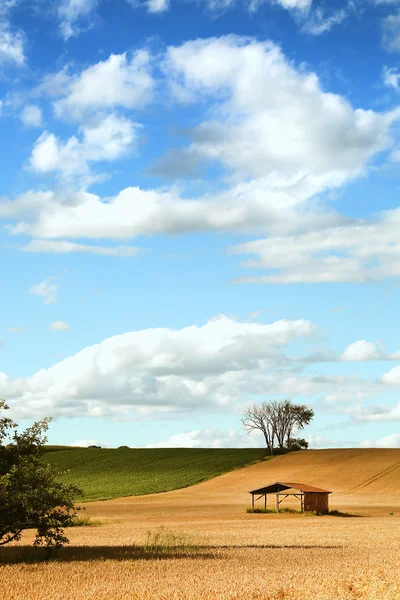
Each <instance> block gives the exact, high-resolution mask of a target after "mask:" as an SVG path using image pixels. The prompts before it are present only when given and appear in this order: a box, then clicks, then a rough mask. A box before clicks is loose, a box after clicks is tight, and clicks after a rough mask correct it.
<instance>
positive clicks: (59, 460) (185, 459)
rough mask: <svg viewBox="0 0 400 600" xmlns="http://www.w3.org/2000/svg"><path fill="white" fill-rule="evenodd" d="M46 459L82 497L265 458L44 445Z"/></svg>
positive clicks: (129, 492) (242, 453) (138, 490)
mask: <svg viewBox="0 0 400 600" xmlns="http://www.w3.org/2000/svg"><path fill="white" fill-rule="evenodd" d="M46 450H47V453H46V460H47V461H48V462H49V463H51V464H52V465H53V466H54V467H57V468H58V469H60V470H62V471H67V473H66V474H65V475H64V479H65V480H66V481H68V482H71V483H75V484H76V485H79V487H81V488H82V489H83V491H84V498H83V499H84V500H85V501H88V500H89V501H90V500H105V499H110V498H119V497H122V496H136V495H141V494H154V493H157V492H167V491H170V490H175V489H179V488H183V487H187V486H190V485H194V484H195V483H199V482H201V481H206V480H207V479H211V478H212V477H216V476H217V475H221V474H222V473H226V472H228V471H232V470H234V469H237V468H239V467H244V466H246V465H249V464H251V463H254V462H257V461H259V460H262V459H263V458H265V452H266V451H265V449H263V448H246V449H243V448H221V449H203V448H166V449H163V448H156V449H147V448H121V449H105V448H102V449H100V448H72V447H67V446H48V447H47V448H46Z"/></svg>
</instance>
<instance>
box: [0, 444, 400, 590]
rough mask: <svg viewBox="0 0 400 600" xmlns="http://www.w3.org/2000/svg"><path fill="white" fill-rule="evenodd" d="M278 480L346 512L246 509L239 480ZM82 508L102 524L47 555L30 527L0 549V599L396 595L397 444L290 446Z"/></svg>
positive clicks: (399, 535) (248, 484) (399, 555)
mask: <svg viewBox="0 0 400 600" xmlns="http://www.w3.org/2000/svg"><path fill="white" fill-rule="evenodd" d="M277 480H278V481H279V480H280V481H285V480H291V481H298V482H302V483H308V484H310V485H315V486H320V487H324V488H326V489H329V490H331V491H332V492H333V493H332V495H331V497H330V508H331V509H338V510H340V511H342V512H347V513H351V514H352V515H354V516H350V517H334V516H322V517H317V516H307V515H296V514H281V515H276V514H267V515H263V514H247V513H246V508H247V507H248V506H249V501H250V496H249V494H248V490H251V489H254V488H255V487H260V486H261V485H264V484H267V483H270V482H274V481H277ZM85 514H86V515H89V516H91V517H92V518H93V519H97V520H99V521H101V522H102V525H101V526H98V527H79V528H72V529H70V530H69V531H68V534H69V538H70V546H69V547H68V548H65V549H63V550H62V551H61V552H60V554H59V556H58V558H57V559H55V560H50V561H48V562H43V561H41V560H40V559H41V555H40V553H39V555H38V554H37V553H35V552H33V551H32V550H31V549H30V548H29V547H28V545H29V543H30V541H31V539H32V536H31V534H29V533H28V534H26V536H25V537H24V538H23V540H22V541H21V542H19V543H18V544H16V545H14V546H12V547H6V548H2V549H1V552H0V560H1V563H0V586H1V591H0V597H1V599H2V600H3V599H4V600H36V599H37V600H64V599H65V600H114V599H115V600H130V599H141V598H143V600H150V599H160V600H161V599H165V600H167V599H168V600H172V599H182V600H186V599H187V600H189V599H193V600H194V599H200V598H201V599H202V600H211V599H217V598H221V599H225V598H226V599H232V600H233V599H235V600H236V599H237V600H239V599H242V598H243V599H247V598H248V599H258V598H260V599H261V598H262V599H265V600H267V599H270V600H306V599H307V600H311V599H316V600H340V599H368V600H380V599H382V600H395V599H400V450H357V449H355V450H318V451H310V450H309V451H307V452H299V453H295V454H291V455H286V456H282V457H277V458H275V459H274V460H273V461H270V462H264V463H258V464H255V465H252V466H250V467H246V468H244V469H240V470H237V471H233V472H231V473H228V474H226V475H222V476H220V477H217V478H215V479H213V480H210V481H207V482H204V483H201V484H198V485H196V486H193V487H191V488H186V489H183V490H176V491H174V492H168V493H164V494H157V495H151V496H141V497H131V498H123V499H122V498H121V499H116V500H110V501H105V502H94V503H90V504H88V505H86V511H85ZM160 528H162V529H160ZM149 531H150V532H151V533H150V534H149V533H148V532H149ZM157 536H158V541H157ZM35 556H36V558H35Z"/></svg>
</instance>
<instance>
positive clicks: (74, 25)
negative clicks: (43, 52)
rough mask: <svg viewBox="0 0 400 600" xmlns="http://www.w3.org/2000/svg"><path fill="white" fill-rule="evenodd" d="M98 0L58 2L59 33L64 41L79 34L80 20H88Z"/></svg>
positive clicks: (64, 0) (61, 0)
mask: <svg viewBox="0 0 400 600" xmlns="http://www.w3.org/2000/svg"><path fill="white" fill-rule="evenodd" d="M97 4H98V0H59V2H58V7H57V13H58V18H59V19H60V32H61V35H62V37H63V38H64V40H68V39H69V38H71V37H74V36H76V35H78V34H79V32H80V27H79V24H80V22H81V21H82V19H84V20H86V22H87V20H88V17H90V15H91V14H92V12H93V10H94V9H95V7H96V6H97Z"/></svg>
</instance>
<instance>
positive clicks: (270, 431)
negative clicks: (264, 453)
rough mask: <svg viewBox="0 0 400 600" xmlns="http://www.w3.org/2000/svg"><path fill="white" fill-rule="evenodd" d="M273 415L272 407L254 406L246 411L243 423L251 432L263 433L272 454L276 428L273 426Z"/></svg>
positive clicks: (265, 403) (265, 404) (264, 403)
mask: <svg viewBox="0 0 400 600" xmlns="http://www.w3.org/2000/svg"><path fill="white" fill-rule="evenodd" d="M273 417H274V415H273V413H272V410H271V405H270V404H268V403H267V402H262V403H261V404H260V405H259V406H257V405H256V404H253V405H252V406H249V407H248V408H247V409H246V412H245V413H244V415H243V417H242V423H243V425H244V426H245V428H246V429H247V432H248V433H250V431H256V430H258V431H261V432H262V434H263V435H264V439H265V443H266V445H267V448H268V451H269V453H270V454H273V453H274V442H275V428H274V425H273Z"/></svg>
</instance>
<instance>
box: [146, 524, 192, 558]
mask: <svg viewBox="0 0 400 600" xmlns="http://www.w3.org/2000/svg"><path fill="white" fill-rule="evenodd" d="M194 542H195V534H193V533H185V532H184V531H173V530H171V529H168V527H164V526H163V525H161V526H160V527H158V528H157V529H155V530H148V531H147V532H146V538H145V543H144V546H143V547H144V550H146V551H148V552H152V553H153V552H168V551H171V550H176V549H179V550H182V549H184V550H188V549H191V548H195V547H196V544H195V543H194Z"/></svg>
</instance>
